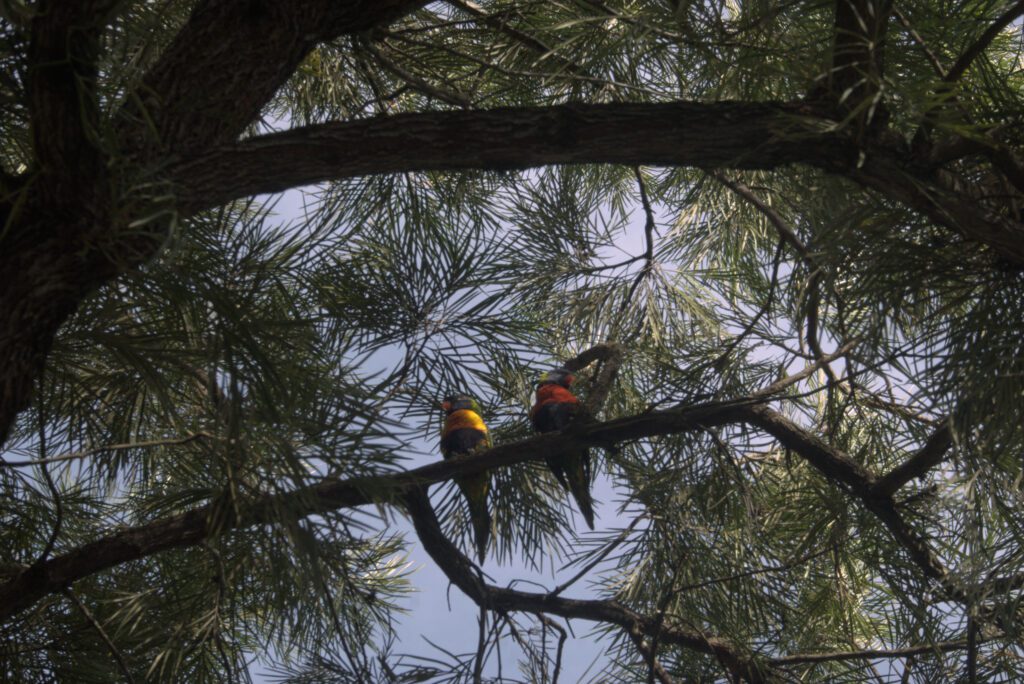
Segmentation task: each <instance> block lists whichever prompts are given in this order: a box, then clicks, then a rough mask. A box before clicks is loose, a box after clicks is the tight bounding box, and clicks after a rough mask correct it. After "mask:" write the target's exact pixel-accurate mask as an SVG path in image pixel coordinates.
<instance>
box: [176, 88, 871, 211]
mask: <svg viewBox="0 0 1024 684" xmlns="http://www.w3.org/2000/svg"><path fill="white" fill-rule="evenodd" d="M834 123H835V122H830V121H828V120H827V119H823V118H822V117H820V116H816V115H814V114H813V113H811V112H810V111H809V110H808V109H807V108H806V107H805V106H804V105H802V104H800V103H772V102H766V103H756V102H712V103H704V102H668V103H651V104H631V103H619V104H597V105H583V104H579V105H560V106H554V107H534V108H525V107H524V108H502V109H492V110H476V111H466V112H454V111H453V112H431V113H424V114H400V115H396V116H383V117H376V118H373V119H368V120H363V121H353V122H346V123H331V124H324V125H320V126H310V127H306V128H299V129H295V130H292V131H287V132H284V133H277V134H273V135H265V136H260V137H258V138H252V139H249V140H245V141H242V142H240V143H237V144H233V145H226V146H221V147H218V148H215V149H212V150H210V151H209V152H208V153H207V154H204V155H201V156H199V157H198V158H196V159H195V160H194V161H191V162H187V163H183V164H181V165H178V166H177V167H176V168H175V169H174V170H173V175H174V177H175V179H176V181H177V183H178V185H179V186H180V188H181V191H180V195H179V197H180V202H181V206H182V210H183V211H185V212H189V211H194V210H196V209H202V208H206V207H211V206H217V205H219V204H221V203H223V202H225V201H227V200H230V199H234V198H237V197H245V196H249V195H253V194H259V193H265V192H276V191H280V190H285V189H287V188H290V187H295V186H296V185H306V184H309V183H316V182H318V181H323V180H327V179H336V178H348V177H352V176H360V175H367V174H373V173H392V172H400V171H413V170H450V169H525V168H531V167H537V166H545V165H550V164H574V163H610V164H651V165H664V166H707V167H716V166H725V167H729V168H742V169H767V168H774V167H778V166H783V165H785V164H791V163H795V162H802V163H807V164H813V165H816V166H823V167H826V166H827V167H829V168H831V169H834V170H835V169H841V168H843V167H844V166H846V167H847V168H852V165H853V164H854V163H855V161H856V156H857V151H856V149H855V148H853V147H852V146H850V145H849V142H848V139H847V137H846V136H845V135H843V134H841V133H829V132H826V131H825V129H826V128H827V127H828V126H830V125H831V124H834Z"/></svg>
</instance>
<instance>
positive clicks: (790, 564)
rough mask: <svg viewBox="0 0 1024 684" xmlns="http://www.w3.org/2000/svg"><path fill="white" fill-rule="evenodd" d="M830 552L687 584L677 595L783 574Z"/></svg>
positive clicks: (811, 554)
mask: <svg viewBox="0 0 1024 684" xmlns="http://www.w3.org/2000/svg"><path fill="white" fill-rule="evenodd" d="M829 551H830V549H825V550H823V551H816V552H814V553H809V554H807V555H806V556H801V557H800V558H797V559H796V560H793V561H790V562H788V563H783V564H782V565H773V566H770V567H763V568H758V569H757V570H747V571H745V572H738V573H736V574H735V575H729V576H728V577H716V578H715V579H710V580H705V581H704V582H698V583H696V584H687V585H684V586H682V587H679V589H677V590H676V592H677V593H681V592H684V591H692V590H694V589H703V588H704V587H709V586H712V585H714V584H722V583H723V582H731V581H733V580H738V579H743V578H744V577H754V576H755V575H765V574H768V573H770V572H782V571H784V570H790V569H792V568H795V567H797V566H798V565H803V564H804V563H806V562H808V561H812V560H814V559H815V558H818V557H819V556H823V555H825V554H826V553H828V552H829Z"/></svg>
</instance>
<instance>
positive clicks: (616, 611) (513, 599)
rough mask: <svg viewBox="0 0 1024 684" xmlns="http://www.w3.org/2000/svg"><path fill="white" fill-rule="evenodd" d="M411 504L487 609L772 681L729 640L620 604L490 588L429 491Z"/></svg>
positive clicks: (432, 546)
mask: <svg viewBox="0 0 1024 684" xmlns="http://www.w3.org/2000/svg"><path fill="white" fill-rule="evenodd" d="M405 504H406V508H407V509H408V511H409V514H410V517H411V518H412V522H413V526H414V527H415V528H416V534H417V535H418V536H419V538H420V541H421V542H422V543H423V547H424V549H426V551H427V553H428V554H430V557H431V558H432V559H433V561H434V563H436V564H437V566H438V567H439V568H441V570H442V571H443V572H444V574H445V575H446V576H447V577H448V579H449V580H450V581H451V582H452V584H454V585H455V586H457V587H458V588H459V589H460V590H461V591H462V592H463V593H464V594H466V596H468V597H469V598H470V599H472V600H473V601H474V602H475V603H477V604H478V605H480V606H482V607H484V608H488V609H490V610H496V611H501V612H508V611H518V612H525V613H545V614H549V615H558V616H560V617H565V618H577V619H581V620H590V621H592V622H605V623H609V624H614V625H619V626H620V627H622V628H623V629H625V630H627V631H629V632H630V633H633V632H634V631H635V632H638V633H640V634H645V635H647V636H654V635H655V634H658V636H659V639H660V641H661V642H662V643H666V644H673V645H676V646H681V647H683V648H687V649H690V650H694V651H698V652H700V653H706V654H708V655H713V656H715V657H716V658H717V659H718V660H719V662H721V663H722V664H723V665H724V666H725V667H726V669H727V670H728V671H729V672H730V673H731V674H732V675H733V676H734V677H740V678H742V679H743V680H744V681H749V682H766V681H769V679H770V676H771V670H770V668H767V667H766V666H765V665H764V664H763V663H762V662H761V661H759V660H757V659H755V658H754V657H752V656H749V655H747V654H746V653H743V652H742V651H741V650H740V649H738V648H737V647H736V646H734V645H733V644H731V643H729V642H728V641H727V640H725V639H721V638H718V637H709V636H705V635H704V634H701V633H699V632H696V631H693V630H689V629H686V628H684V627H678V626H667V625H664V624H663V623H662V622H661V621H660V620H658V619H657V618H653V617H648V616H645V615H641V614H639V613H636V612H635V611H633V610H631V609H629V608H627V607H626V606H623V605H621V604H619V603H618V602H616V601H593V600H591V601H581V600H574V599H566V598H561V597H559V596H555V595H554V594H538V593H530V592H525V591H516V590H514V589H504V588H501V587H495V586H492V585H489V584H487V583H486V582H484V581H483V579H481V578H480V577H479V575H478V574H477V572H476V570H475V568H474V566H473V564H472V562H471V561H470V560H469V559H468V558H466V557H465V556H464V555H463V554H462V552H460V551H459V550H458V549H457V548H456V547H455V545H453V544H452V543H451V541H449V540H448V538H447V537H445V536H444V533H443V532H442V531H441V526H440V524H439V523H438V521H437V516H436V515H435V514H434V509H433V507H432V506H431V505H430V501H429V500H428V499H427V496H426V493H425V492H424V491H423V490H421V489H413V490H410V491H409V493H408V494H407V495H406V497H405Z"/></svg>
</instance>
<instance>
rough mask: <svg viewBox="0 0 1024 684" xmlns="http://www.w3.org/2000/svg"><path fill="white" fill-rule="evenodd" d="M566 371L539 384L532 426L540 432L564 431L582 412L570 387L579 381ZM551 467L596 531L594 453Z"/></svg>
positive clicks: (552, 460) (553, 461)
mask: <svg viewBox="0 0 1024 684" xmlns="http://www.w3.org/2000/svg"><path fill="white" fill-rule="evenodd" d="M575 379H576V378H575V377H574V376H573V374H572V373H571V372H570V371H568V370H567V369H565V368H558V369H555V370H553V371H548V372H547V373H544V374H543V375H541V376H540V382H539V383H538V384H537V402H536V403H535V404H534V405H533V408H532V409H530V422H532V423H533V427H534V428H535V429H536V430H537V432H557V431H558V430H562V429H564V428H565V427H566V426H567V425H569V423H571V422H572V420H573V419H574V418H575V417H576V415H577V413H578V412H579V410H580V400H579V399H577V398H576V395H574V394H573V393H572V392H571V391H570V390H569V386H570V385H572V383H573V381H575ZM547 462H548V467H549V468H551V472H553V473H554V474H555V477H556V478H558V482H559V483H560V484H561V485H562V487H563V488H565V489H566V490H568V491H569V492H571V493H572V496H573V498H574V499H576V505H578V506H579V507H580V513H582V514H583V519H584V520H586V521H587V526H588V527H590V529H594V504H593V501H592V500H591V498H590V450H589V449H581V450H580V451H579V452H576V453H572V454H565V455H562V456H557V457H549V458H548V459H547Z"/></svg>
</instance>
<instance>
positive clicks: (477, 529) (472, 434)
mask: <svg viewBox="0 0 1024 684" xmlns="http://www.w3.org/2000/svg"><path fill="white" fill-rule="evenodd" d="M441 408H443V409H444V412H445V421H444V426H443V427H442V428H441V454H442V455H443V456H444V457H445V458H446V459H449V458H455V457H456V456H468V455H471V454H473V453H474V452H476V451H479V450H483V449H490V448H491V436H490V435H489V434H488V432H487V426H486V425H484V421H483V418H481V417H480V404H478V403H477V401H476V399H474V398H472V397H467V396H465V395H453V396H449V397H445V398H444V401H443V402H442V403H441ZM455 482H456V484H458V486H459V489H461V490H462V494H463V496H465V497H466V501H468V502H469V519H470V522H471V523H472V524H473V537H474V539H475V541H476V551H477V555H478V557H479V558H480V562H481V563H483V561H484V555H485V554H486V553H487V542H488V540H489V539H490V537H491V514H490V512H489V511H488V510H487V492H488V490H489V489H490V487H491V478H490V476H489V475H488V474H487V473H478V474H476V475H466V476H464V477H459V478H456V480H455Z"/></svg>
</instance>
